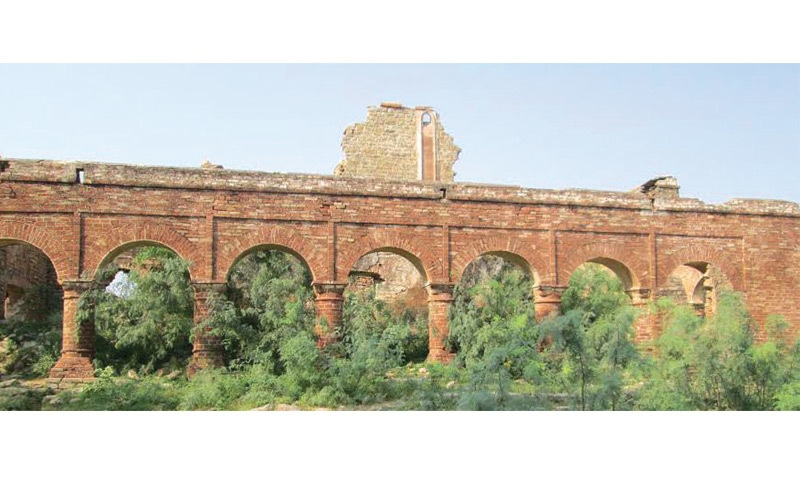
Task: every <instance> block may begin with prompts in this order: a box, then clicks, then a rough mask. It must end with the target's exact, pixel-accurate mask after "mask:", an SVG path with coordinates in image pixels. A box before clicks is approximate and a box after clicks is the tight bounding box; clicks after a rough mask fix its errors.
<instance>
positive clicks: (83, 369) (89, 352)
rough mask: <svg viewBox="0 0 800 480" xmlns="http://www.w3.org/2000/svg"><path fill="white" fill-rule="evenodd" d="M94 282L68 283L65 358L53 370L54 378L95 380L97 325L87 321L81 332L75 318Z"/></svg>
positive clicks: (64, 336)
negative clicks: (82, 296) (95, 329)
mask: <svg viewBox="0 0 800 480" xmlns="http://www.w3.org/2000/svg"><path fill="white" fill-rule="evenodd" d="M93 285H94V282H86V281H80V280H75V281H65V282H63V283H62V284H61V288H62V289H63V290H64V316H63V320H62V329H61V332H62V333H61V357H60V358H59V359H58V361H57V362H56V364H55V366H53V368H51V369H50V378H91V377H94V367H93V366H92V359H93V358H94V322H86V323H84V324H82V325H81V326H80V330H79V331H77V334H76V330H77V327H78V325H77V321H76V319H75V315H76V314H77V312H78V300H80V298H81V294H82V293H83V292H85V291H86V290H88V289H90V288H91V287H92V286H93Z"/></svg>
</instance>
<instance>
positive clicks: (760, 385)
mask: <svg viewBox="0 0 800 480" xmlns="http://www.w3.org/2000/svg"><path fill="white" fill-rule="evenodd" d="M150 253H151V254H155V253H157V252H150ZM167 258H170V256H169V255H166V256H165V259H167ZM148 262H152V260H149V261H148ZM151 265H152V264H151ZM298 266H302V264H300V263H299V262H297V261H296V260H291V259H287V258H286V257H285V256H284V255H283V254H280V255H279V254H278V253H276V252H264V253H263V254H261V255H258V256H256V257H254V260H253V264H252V265H250V266H249V267H246V268H250V269H252V271H256V272H261V273H260V274H257V275H256V278H261V279H260V280H258V281H253V282H251V283H250V284H248V283H247V282H242V283H237V281H236V280H235V276H232V279H233V280H232V286H233V287H236V285H237V284H238V285H240V291H239V293H236V291H233V292H232V293H231V295H230V296H229V298H228V299H225V298H218V299H217V300H216V301H217V302H218V303H217V309H216V310H215V315H214V316H212V319H210V320H209V323H208V324H207V325H206V326H212V327H213V328H217V329H218V330H215V333H216V334H219V335H220V336H222V337H223V341H228V342H229V343H228V345H229V348H231V350H230V351H229V353H231V357H230V358H231V360H232V361H231V362H229V365H228V367H227V368H226V369H221V370H212V371H205V372H201V373H200V374H198V375H197V376H196V377H194V378H193V379H191V380H188V381H187V380H185V379H183V380H170V381H168V380H165V379H163V378H161V379H159V378H157V377H155V376H145V378H142V379H140V380H133V379H124V378H123V379H120V378H116V377H114V376H113V375H112V374H111V372H110V371H109V370H104V371H101V372H100V373H99V377H100V378H99V380H98V381H97V382H96V383H95V384H93V385H92V386H91V387H88V388H86V389H85V390H84V391H83V393H80V394H74V393H73V394H70V393H63V394H60V395H61V396H62V397H70V399H71V400H70V401H69V402H62V403H61V406H50V407H47V408H71V409H98V408H99V409H110V408H125V409H243V408H253V407H258V406H263V405H267V404H269V405H273V406H274V405H276V404H278V403H293V404H299V405H302V406H303V407H304V408H310V407H319V406H325V407H336V406H345V407H347V408H374V407H361V406H370V405H376V404H377V405H381V408H403V409H459V408H460V409H659V410H667V409H693V410H710V409H737V410H743V409H760V410H770V409H799V408H800V373H798V365H800V347H799V346H798V343H797V342H796V341H794V342H792V341H790V340H789V339H787V338H786V337H785V329H786V325H785V324H784V323H783V322H782V321H781V320H780V319H778V318H773V319H771V320H770V322H769V332H768V335H767V340H766V341H765V342H761V343H757V342H755V340H754V338H755V333H756V327H755V325H754V324H753V322H752V319H751V318H750V317H749V315H748V314H747V312H746V310H745V309H744V308H743V306H742V303H741V302H740V301H739V300H738V299H737V298H736V296H734V295H727V296H722V297H721V298H720V301H719V308H718V311H717V312H716V314H715V315H713V316H709V317H708V318H702V317H699V316H697V315H696V314H695V313H694V312H693V310H692V309H691V308H688V307H680V306H676V305H674V304H673V303H672V302H670V301H668V300H661V301H659V302H658V303H657V304H656V305H655V306H654V307H653V311H652V312H651V313H650V314H652V315H657V316H659V317H661V319H662V323H663V325H664V329H663V330H664V333H663V334H662V335H661V337H660V338H658V339H657V340H656V341H654V342H653V343H652V345H648V347H649V350H639V349H638V348H635V347H636V346H635V345H634V344H633V343H632V329H631V324H632V322H633V321H634V320H635V318H636V317H637V316H638V315H640V314H643V313H644V312H643V311H641V310H638V311H637V310H634V309H632V308H631V307H630V306H629V304H628V303H629V302H628V298H627V296H626V295H625V294H624V292H623V291H622V287H621V284H620V283H619V281H618V280H617V279H616V278H615V277H613V276H610V275H609V274H608V272H607V271H606V270H604V269H603V268H595V267H594V266H591V265H589V266H587V268H583V269H580V270H579V271H577V272H576V273H575V275H573V277H572V279H571V281H570V285H569V288H568V289H567V291H566V292H564V295H563V298H562V300H563V313H562V314H561V315H557V316H554V317H552V318H548V319H545V320H543V321H540V322H537V321H536V320H535V319H534V318H533V310H532V303H531V302H530V300H531V298H530V295H531V285H530V281H529V279H527V278H525V275H524V273H523V272H521V271H520V270H518V269H514V268H510V267H509V266H508V265H504V266H502V267H501V268H500V269H499V275H497V276H494V278H492V279H490V280H479V281H476V282H475V283H474V284H472V285H471V286H470V287H469V288H467V289H466V290H470V289H474V291H473V292H474V293H475V294H474V295H472V296H471V297H469V296H468V297H464V298H460V297H459V294H458V293H457V295H456V297H457V298H456V302H455V303H454V305H453V307H452V315H453V323H452V328H451V333H452V335H451V341H452V342H453V346H454V347H455V348H456V349H457V353H458V356H457V358H456V361H455V362H454V364H453V365H451V366H442V365H437V364H419V363H416V364H415V363H410V364H409V360H412V359H413V358H412V356H411V354H410V353H411V352H413V351H414V348H417V347H419V345H418V344H417V346H416V347H415V346H414V345H413V343H414V342H416V341H417V340H419V338H416V339H415V338H414V337H413V335H409V333H411V329H410V328H408V329H407V328H406V327H407V326H408V322H407V321H399V320H401V319H399V317H397V316H395V314H394V312H393V310H392V309H390V308H386V306H385V305H381V303H380V302H378V301H376V300H375V299H374V297H372V296H371V295H369V294H365V295H362V296H361V297H360V298H356V297H355V296H350V298H349V300H348V301H347V303H346V305H345V326H344V328H343V330H342V332H341V334H342V336H343V341H342V342H341V343H340V344H338V345H336V346H333V347H329V348H325V349H323V350H319V349H318V348H317V346H316V344H315V339H314V335H313V303H312V302H311V299H312V297H311V292H310V290H307V291H306V293H305V294H303V293H302V290H299V288H300V287H298V285H300V284H302V285H303V287H302V288H305V289H308V283H309V278H308V277H307V276H304V275H306V274H305V273H303V269H297V267H298ZM243 267H245V266H243ZM149 272H151V273H152V272H153V270H149ZM164 278H167V277H164ZM169 281H174V282H175V283H176V285H180V284H181V282H183V285H188V283H187V282H188V279H187V277H183V276H180V275H175V276H170V277H169ZM245 285H249V286H246V287H245ZM256 285H258V287H256ZM296 287H297V288H296ZM139 288H141V287H140V286H139V285H138V284H137V287H136V289H139ZM170 289H171V290H175V291H182V289H181V288H175V287H174V286H173V287H170ZM106 293H107V292H106ZM237 295H238V296H237ZM265 295H266V296H265ZM306 295H307V296H306ZM269 296H272V297H274V298H268V297H269ZM246 297H247V298H246ZM271 301H274V302H275V306H276V307H277V308H279V310H276V311H275V312H273V313H272V314H269V315H268V316H267V318H269V319H270V320H269V321H270V322H275V323H269V325H271V326H273V327H274V328H272V329H271V330H270V331H269V332H264V334H263V335H254V337H253V339H252V340H253V341H250V340H248V341H246V342H245V341H243V340H242V339H244V338H245V337H243V336H242V334H241V331H242V330H243V329H245V328H244V327H245V326H246V325H242V324H235V323H233V322H236V321H238V322H246V321H249V320H247V319H242V318H241V317H238V316H237V315H241V314H240V312H238V310H237V308H239V309H240V310H241V309H246V308H251V309H254V311H255V312H256V313H259V312H260V313H264V312H262V311H261V310H260V309H261V308H263V307H266V306H268V305H269V304H270V303H269V302H271ZM237 302H238V305H239V307H237V306H236V305H237ZM231 305H232V306H233V307H231ZM94 308H97V304H95V305H94ZM281 309H282V310H281ZM95 313H96V312H95ZM226 315H229V317H226ZM251 320H252V318H251ZM214 322H222V323H218V324H215V323H214ZM225 322H228V323H225ZM403 322H405V326H406V327H404V323H403ZM234 327H235V328H234ZM250 327H252V328H255V327H254V326H253V325H252V324H251V325H250ZM226 328H230V329H231V330H229V331H226V330H225V329H226ZM245 330H246V329H245ZM188 336H189V333H186V338H187V339H188ZM139 338H144V337H143V336H142V337H139ZM237 342H238V343H237ZM264 347H266V348H264ZM237 349H238V350H237ZM247 351H250V352H251V353H252V354H251V355H249V356H248V355H246V354H245V353H246V352H247ZM237 352H238V353H237ZM234 354H235V355H234ZM109 364H110V363H109ZM155 366H156V364H155V363H154V364H153V366H152V367H150V368H151V369H152V368H155ZM118 371H119V370H118ZM142 371H145V370H142ZM0 395H2V394H0ZM1 405H3V404H2V399H0V408H2V407H1Z"/></svg>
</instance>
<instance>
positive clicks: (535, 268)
mask: <svg viewBox="0 0 800 480" xmlns="http://www.w3.org/2000/svg"><path fill="white" fill-rule="evenodd" d="M486 254H495V255H498V256H500V257H503V256H504V255H505V254H511V255H512V256H513V257H516V259H518V260H521V261H522V262H523V264H522V265H520V264H519V262H518V261H515V259H514V258H513V257H512V258H511V259H510V260H511V261H512V263H516V264H517V265H518V266H520V267H521V268H523V269H524V270H526V272H527V273H529V274H530V275H531V278H532V279H533V283H534V284H536V285H538V284H540V283H541V282H542V281H543V280H544V281H549V279H550V278H552V275H551V272H549V269H548V268H547V265H548V262H547V258H546V257H545V256H544V255H542V254H541V253H539V252H538V251H536V250H535V249H534V248H533V247H532V246H530V245H528V244H526V243H524V242H523V241H522V240H520V239H516V238H513V237H507V236H501V235H492V236H490V237H487V238H481V239H478V240H475V241H473V242H472V243H470V244H468V245H467V246H466V247H464V248H463V249H461V250H460V251H458V252H456V254H455V255H454V256H453V262H452V267H451V268H452V280H453V282H456V283H458V282H459V281H460V280H461V275H463V274H464V270H466V269H467V266H468V265H469V264H470V263H471V262H473V261H474V260H476V259H477V258H478V257H480V256H481V255H486Z"/></svg>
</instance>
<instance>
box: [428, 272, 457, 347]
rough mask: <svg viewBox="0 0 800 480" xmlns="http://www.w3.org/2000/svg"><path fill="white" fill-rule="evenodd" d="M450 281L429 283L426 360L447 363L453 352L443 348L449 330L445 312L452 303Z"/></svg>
mask: <svg viewBox="0 0 800 480" xmlns="http://www.w3.org/2000/svg"><path fill="white" fill-rule="evenodd" d="M454 287H455V285H454V284H452V283H431V284H428V285H427V289H428V361H429V362H442V363H449V362H450V361H452V360H453V357H454V356H455V354H453V353H452V352H449V351H447V350H446V349H445V342H446V341H447V336H448V334H449V332H450V325H449V324H448V321H447V320H448V319H447V312H448V310H449V308H450V304H451V303H453V288H454Z"/></svg>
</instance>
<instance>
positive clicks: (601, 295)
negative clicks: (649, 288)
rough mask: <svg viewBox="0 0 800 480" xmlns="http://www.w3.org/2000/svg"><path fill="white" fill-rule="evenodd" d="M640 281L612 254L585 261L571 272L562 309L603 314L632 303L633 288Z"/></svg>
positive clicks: (591, 316) (597, 316) (562, 298)
mask: <svg viewBox="0 0 800 480" xmlns="http://www.w3.org/2000/svg"><path fill="white" fill-rule="evenodd" d="M634 285H638V282H636V280H635V278H634V277H633V275H632V274H631V272H630V270H629V269H628V268H627V267H626V266H625V265H623V264H622V263H620V262H618V261H616V260H613V259H609V258H596V259H592V260H589V261H587V262H585V263H583V264H581V265H580V266H579V267H578V268H576V269H575V270H574V271H573V272H572V274H571V275H570V278H569V282H568V283H567V289H566V290H565V291H564V293H563V295H562V296H561V310H562V311H563V312H565V313H566V312H569V311H572V310H580V311H582V312H583V313H584V314H585V315H587V316H588V317H590V319H591V318H599V317H601V316H603V315H606V314H609V313H611V312H613V311H615V310H617V309H619V308H622V307H625V306H628V305H630V304H631V297H630V294H631V290H632V288H633V287H634Z"/></svg>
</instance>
